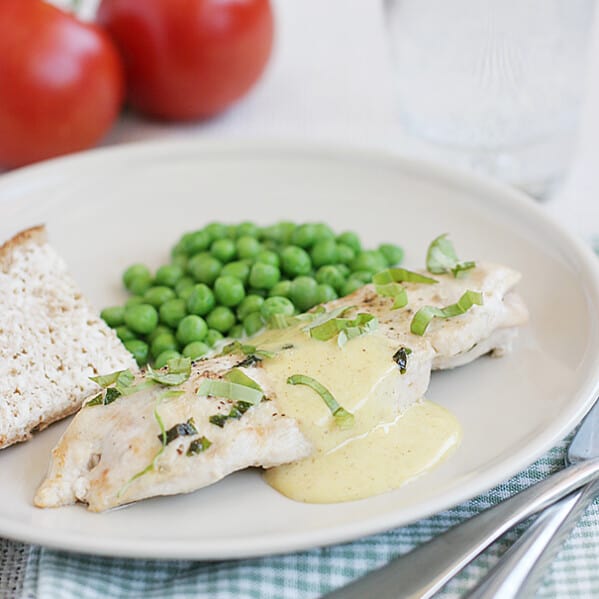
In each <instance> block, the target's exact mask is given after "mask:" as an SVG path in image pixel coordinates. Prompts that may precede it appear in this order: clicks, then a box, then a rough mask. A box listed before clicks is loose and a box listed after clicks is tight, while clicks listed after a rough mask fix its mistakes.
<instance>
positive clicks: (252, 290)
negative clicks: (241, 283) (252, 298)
mask: <svg viewBox="0 0 599 599" xmlns="http://www.w3.org/2000/svg"><path fill="white" fill-rule="evenodd" d="M247 291H248V293H251V294H252V295H259V296H260V297H261V298H265V297H268V289H256V288H255V287H249V288H248V290H247Z"/></svg>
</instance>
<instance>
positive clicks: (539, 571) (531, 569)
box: [468, 402, 599, 599]
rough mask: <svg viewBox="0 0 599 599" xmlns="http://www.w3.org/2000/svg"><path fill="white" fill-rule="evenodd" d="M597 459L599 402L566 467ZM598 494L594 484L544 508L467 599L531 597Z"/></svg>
mask: <svg viewBox="0 0 599 599" xmlns="http://www.w3.org/2000/svg"><path fill="white" fill-rule="evenodd" d="M598 456H599V402H597V403H595V406H594V407H593V409H592V410H591V411H590V412H589V414H588V415H587V417H586V418H585V419H584V422H583V423H582V426H581V427H580V429H579V431H578V433H576V436H575V437H574V439H573V441H572V443H570V447H568V453H567V454H566V466H567V465H569V464H577V463H580V462H582V461H584V460H589V459H592V458H595V457H598ZM598 494H599V481H596V482H594V483H590V484H588V485H586V486H585V487H584V488H582V489H579V490H578V491H576V492H575V493H572V494H571V495H570V496H568V497H567V498H566V499H562V500H561V501H560V502H558V503H557V504H555V505H553V506H551V507H550V508H547V510H545V512H543V513H542V514H541V515H540V516H539V517H538V518H537V519H536V520H535V522H534V523H533V524H532V525H531V526H530V527H529V528H528V530H527V531H526V532H525V533H524V534H523V535H522V536H521V537H520V539H518V541H516V543H514V545H512V547H510V548H509V549H508V550H507V551H506V552H505V553H504V554H503V556H502V557H501V560H500V561H499V562H498V563H497V565H496V566H495V567H494V568H493V569H492V570H491V571H490V572H489V574H488V575H487V576H486V577H485V578H484V579H483V580H482V581H481V582H480V583H479V584H478V585H477V586H476V587H475V589H473V591H471V593H470V594H469V595H468V599H491V598H493V597H501V598H502V599H512V598H515V597H518V598H522V599H526V598H529V597H534V595H535V594H536V592H537V590H538V588H539V586H540V584H541V582H542V580H543V575H544V574H545V572H546V570H547V567H548V566H549V565H550V564H551V562H552V561H553V559H554V558H555V556H556V555H557V553H558V551H559V549H560V547H561V546H562V544H563V543H564V542H565V541H566V539H567V538H568V536H569V535H570V533H571V532H572V529H573V528H574V527H575V526H576V523H577V522H578V520H579V519H580V517H581V516H582V514H583V513H584V511H585V510H586V509H587V507H588V506H589V505H590V504H591V503H592V502H593V500H594V499H595V497H596V496H597V495H598Z"/></svg>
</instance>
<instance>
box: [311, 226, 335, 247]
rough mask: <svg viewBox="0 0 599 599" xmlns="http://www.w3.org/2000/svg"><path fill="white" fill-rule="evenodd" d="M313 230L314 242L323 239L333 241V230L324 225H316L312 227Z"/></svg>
mask: <svg viewBox="0 0 599 599" xmlns="http://www.w3.org/2000/svg"><path fill="white" fill-rule="evenodd" d="M314 230H315V232H316V241H317V242H318V241H324V240H325V239H335V233H333V229H331V227H329V225H325V224H324V223H316V224H315V225H314Z"/></svg>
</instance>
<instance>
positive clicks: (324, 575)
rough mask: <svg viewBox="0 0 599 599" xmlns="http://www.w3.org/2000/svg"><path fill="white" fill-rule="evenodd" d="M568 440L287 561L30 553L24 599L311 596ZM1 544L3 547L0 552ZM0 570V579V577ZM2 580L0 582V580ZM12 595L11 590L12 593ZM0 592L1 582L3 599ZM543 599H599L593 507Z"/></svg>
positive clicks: (555, 461) (534, 470)
mask: <svg viewBox="0 0 599 599" xmlns="http://www.w3.org/2000/svg"><path fill="white" fill-rule="evenodd" d="M567 444H568V439H566V440H564V441H563V443H561V444H560V445H559V446H558V447H556V448H554V449H552V450H551V451H550V452H549V453H547V454H546V455H545V456H544V457H543V458H541V459H540V460H539V461H537V462H536V463H535V464H533V465H532V466H531V467H530V468H528V469H527V470H525V471H524V472H522V473H520V474H518V475H517V476H515V477H514V478H512V479H511V480H509V481H507V482H505V483H503V484H501V485H499V486H498V487H496V488H494V489H492V490H491V491H489V492H488V493H485V494H484V495H481V496H479V497H476V498H475V499H472V500H471V501H469V502H467V503H464V504H462V505H460V506H458V507H456V508H454V509H452V510H448V511H445V512H442V513H440V514H437V515H436V516H433V517H431V518H427V519H425V520H422V521H420V522H418V523H416V524H412V525H411V526H406V527H404V528H398V529H396V530H392V531H389V532H386V533H382V534H378V535H374V536H371V537H367V538H364V539H360V540H358V541H355V542H353V543H347V544H344V545H337V546H334V547H324V548H320V549H314V550H312V551H304V552H301V553H294V554H291V555H283V556H275V557H265V558H260V559H247V560H240V561H226V562H216V563H214V562H193V561H174V562H170V561H169V562H166V561H156V560H126V559H116V558H104V557H90V556H83V555H76V554H70V553H64V552H60V551H53V550H50V549H43V548H41V547H32V548H31V549H30V551H29V557H28V562H27V567H26V571H25V577H24V581H23V588H22V591H21V592H19V593H17V591H16V590H15V594H14V595H10V594H8V595H6V596H7V597H12V596H14V597H23V598H25V599H52V598H55V597H56V598H60V599H70V598H73V599H96V598H100V597H102V598H104V597H110V598H111V599H120V598H123V599H125V598H127V599H135V598H140V599H141V598H143V599H154V598H156V599H159V598H160V599H162V598H163V597H169V598H186V597H194V598H201V597H206V598H208V597H209V598H210V599H311V598H315V597H318V596H320V595H322V594H324V593H326V592H327V591H330V590H332V589H335V588H337V587H340V586H342V585H344V584H346V583H348V582H350V581H351V580H353V579H355V578H357V577H359V576H361V575H363V574H365V573H366V572H368V571H370V570H372V569H374V568H377V567H378V566H382V565H383V564H385V563H387V562H388V561H389V560H390V559H392V558H394V557H396V556H398V555H401V554H403V553H405V552H407V551H409V550H410V549H412V548H413V547H415V546H417V545H419V544H420V543H423V542H425V541H427V540H429V539H430V538H432V537H434V536H436V535H438V534H439V533H441V532H443V531H444V530H446V529H447V528H449V527H451V526H453V525H455V524H458V523H459V522H462V521H463V520H465V519H467V518H470V517H471V516H473V515H475V514H477V513H478V512H480V511H481V510H484V509H486V508H488V507H490V506H492V505H494V504H496V503H498V502H499V501H502V500H503V499H505V498H507V497H509V496H510V495H513V494H514V493H516V492H518V491H520V490H522V489H524V488H526V487H528V486H529V485H531V484H533V483H535V482H537V481H539V480H541V479H543V478H545V477H546V476H548V475H549V474H551V473H553V472H555V471H557V470H559V469H560V468H562V467H563V463H564V462H563V459H564V454H565V449H566V447H567ZM525 526H526V524H525V525H523V526H520V527H519V528H517V529H515V530H513V531H511V532H510V533H509V534H507V535H505V537H504V538H502V539H501V541H499V542H498V543H496V544H495V545H494V546H493V547H491V548H490V549H489V550H488V551H486V552H485V553H484V554H483V555H482V556H481V557H479V558H478V559H477V560H476V561H475V562H473V563H472V564H471V565H470V566H469V567H468V568H467V569H466V570H465V571H464V572H462V574H461V575H459V576H458V577H457V578H456V579H454V580H453V581H452V582H451V583H449V585H447V587H446V588H445V589H444V590H443V591H442V592H441V593H440V594H439V597H443V598H444V599H445V598H450V597H451V598H453V597H461V596H462V595H463V594H464V593H465V592H466V591H467V590H468V589H469V588H471V587H472V586H473V585H474V584H475V583H476V582H477V581H478V580H480V578H481V577H482V576H483V575H484V573H485V572H486V571H487V570H488V569H489V568H490V567H491V566H492V565H493V564H494V563H495V562H496V561H497V559H498V558H499V556H500V555H501V554H502V553H503V552H504V551H505V550H506V549H507V548H508V547H509V546H510V545H511V544H512V543H513V542H514V540H515V539H516V538H517V537H518V534H519V533H521V532H522V530H523V529H524V528H525ZM13 545H14V544H13ZM1 552H2V547H1V545H0V554H1ZM1 574H2V573H1V569H0V578H1ZM0 582H1V580H0ZM15 589H16V587H15ZM1 590H2V585H1V584H0V596H2V593H1ZM539 596H540V597H558V598H564V597H568V598H573V597H584V598H586V597H588V598H589V599H590V598H592V597H599V502H595V504H594V505H593V506H592V507H591V508H589V510H588V511H587V513H586V514H585V516H584V518H583V519H582V520H581V522H580V525H579V526H578V527H577V529H576V530H575V532H574V533H573V534H572V536H571V537H570V539H569V540H568V542H567V544H566V545H565V546H564V548H563V549H562V551H561V553H560V555H559V556H558V558H557V559H556V560H555V562H554V564H553V567H552V569H551V571H550V572H548V574H547V576H546V579H545V582H544V586H543V587H542V589H541V590H540V593H539Z"/></svg>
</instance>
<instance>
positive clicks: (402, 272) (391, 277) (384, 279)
mask: <svg viewBox="0 0 599 599" xmlns="http://www.w3.org/2000/svg"><path fill="white" fill-rule="evenodd" d="M372 282H373V283H374V284H375V285H385V284H387V283H424V284H425V285H434V284H436V283H438V282H439V281H437V279H432V278H431V277H427V276H425V275H421V274H420V273H418V272H414V271H412V270H406V269H405V268H388V269H387V270H383V271H381V272H378V273H377V274H375V275H374V277H372Z"/></svg>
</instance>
